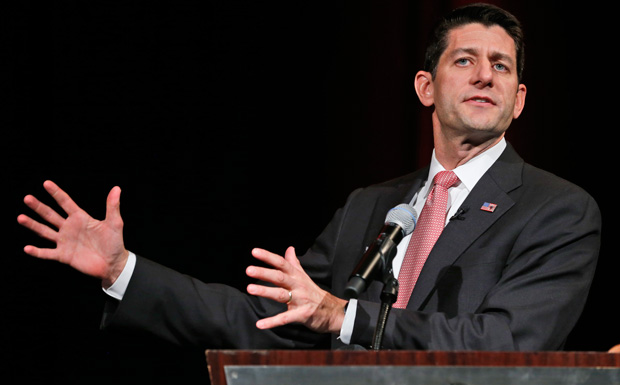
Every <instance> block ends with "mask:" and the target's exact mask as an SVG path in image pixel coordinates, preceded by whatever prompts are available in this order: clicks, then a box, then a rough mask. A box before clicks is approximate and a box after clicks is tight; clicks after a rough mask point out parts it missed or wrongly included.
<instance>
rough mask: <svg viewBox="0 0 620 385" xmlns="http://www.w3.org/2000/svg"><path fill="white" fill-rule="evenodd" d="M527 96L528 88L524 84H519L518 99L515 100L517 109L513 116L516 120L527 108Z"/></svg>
mask: <svg viewBox="0 0 620 385" xmlns="http://www.w3.org/2000/svg"><path fill="white" fill-rule="evenodd" d="M526 94H527V88H525V85H524V84H519V88H518V89H517V98H516V99H515V109H514V112H513V114H512V117H513V119H516V118H518V117H519V115H521V111H523V108H524V107H525V95H526Z"/></svg>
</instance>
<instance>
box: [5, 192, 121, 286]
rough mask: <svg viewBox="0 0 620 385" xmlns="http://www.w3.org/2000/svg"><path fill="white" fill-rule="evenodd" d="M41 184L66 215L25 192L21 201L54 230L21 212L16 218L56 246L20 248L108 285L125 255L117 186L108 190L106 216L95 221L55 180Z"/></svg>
mask: <svg viewBox="0 0 620 385" xmlns="http://www.w3.org/2000/svg"><path fill="white" fill-rule="evenodd" d="M43 187H44V188H45V190H46V191H47V192H48V193H49V194H50V195H51V196H52V197H53V198H54V200H56V202H57V203H58V204H59V205H60V207H61V208H62V209H63V210H64V211H65V212H66V213H67V217H66V218H65V217H63V216H61V215H60V214H58V213H57V212H56V211H54V210H53V209H52V208H51V207H49V206H47V205H45V204H43V203H41V201H39V200H38V199H37V198H35V197H34V196H32V195H27V196H26V197H25V198H24V203H25V204H26V205H27V206H28V207H30V208H31V209H32V210H33V211H34V212H36V213H37V214H38V215H39V216H40V217H41V218H42V219H44V220H45V221H47V222H48V223H49V224H51V225H52V226H53V227H55V229H53V228H52V227H50V226H48V225H47V224H42V223H39V222H37V221H35V220H33V219H32V218H30V217H28V216H26V215H23V214H22V215H19V216H18V217H17V222H18V223H19V224H21V225H22V226H24V227H27V228H28V229H30V230H32V231H34V232H35V233H36V234H38V235H39V236H41V237H43V238H45V239H48V240H50V241H52V242H54V243H56V247H55V248H38V247H35V246H31V245H28V246H26V247H24V252H26V254H29V255H32V256H34V257H37V258H41V259H51V260H56V261H59V262H62V263H65V264H67V265H69V266H71V267H73V268H75V269H76V270H78V271H80V272H82V273H84V274H88V275H90V276H93V277H97V278H100V279H101V280H102V283H103V287H105V288H107V287H109V286H111V285H112V284H113V283H114V281H116V279H117V278H118V276H119V275H120V273H121V272H122V271H123V268H124V267H125V264H126V263H127V258H128V256H129V252H128V251H127V250H126V249H125V246H124V242H123V220H122V218H121V213H120V195H121V189H120V188H119V187H114V188H113V189H112V190H111V191H110V193H109V194H108V199H107V202H106V218H105V220H103V221H98V220H96V219H94V218H92V217H91V216H90V215H88V213H86V212H85V211H84V210H82V209H81V208H80V207H79V206H78V205H77V204H76V203H75V202H74V201H73V200H72V199H71V197H69V195H68V194H67V193H65V192H64V191H63V190H61V189H60V188H59V187H58V186H57V185H56V184H55V183H53V182H51V181H46V182H45V183H43Z"/></svg>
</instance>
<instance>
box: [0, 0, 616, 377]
mask: <svg viewBox="0 0 620 385" xmlns="http://www.w3.org/2000/svg"><path fill="white" fill-rule="evenodd" d="M461 3H463V2H459V1H431V0H424V1H416V2H414V1H410V2H407V1H389V2H386V1H368V0H366V1H345V0H332V1H314V2H292V1H260V2H259V1H242V0H227V1H184V0H182V1H170V2H165V1H133V0H131V1H98V0H96V1H95V0H93V1H88V2H85V1H57V2H46V3H44V4H35V3H33V2H28V1H23V2H16V3H15V4H11V5H8V6H7V5H4V6H3V7H4V8H5V11H3V12H2V15H1V17H2V36H3V41H4V42H5V43H4V44H3V49H2V51H4V52H3V53H2V57H3V60H2V63H1V65H2V91H3V92H2V101H1V102H2V108H3V111H4V113H2V128H3V139H2V141H1V142H2V156H3V162H2V168H3V169H4V170H5V172H6V170H8V175H9V177H8V179H4V181H5V182H4V183H3V185H4V188H3V189H2V190H3V194H6V197H4V199H3V201H4V202H8V204H7V205H6V206H8V208H6V209H5V215H3V223H4V224H5V225H6V226H5V228H6V229H8V230H6V231H4V232H3V233H4V234H6V238H5V241H4V242H3V244H4V245H5V247H6V249H8V250H10V251H9V252H8V253H6V254H5V255H4V260H3V262H4V265H5V267H6V270H5V271H4V274H3V279H2V281H3V286H4V285H6V288H4V289H3V293H4V294H5V301H4V303H5V306H3V310H2V318H3V319H4V320H7V321H8V326H7V327H5V328H4V329H3V336H2V338H3V341H2V344H1V345H2V351H3V357H2V363H3V365H6V370H3V374H2V377H3V378H7V376H8V378H9V379H10V380H13V381H15V383H28V382H37V381H42V382H45V381H49V380H50V379H61V380H63V381H65V382H66V383H71V382H74V381H75V382H79V383H83V382H86V381H88V382H89V383H99V382H101V383H104V382H108V381H111V380H113V381H116V382H117V383H130V382H131V383H133V382H135V381H137V380H140V381H149V382H151V383H169V382H179V381H181V380H185V381H187V382H189V383H192V382H194V383H204V382H205V381H206V376H207V374H206V365H205V364H204V358H203V355H202V352H195V351H186V350H183V349H179V348H177V347H173V346H169V345H167V344H166V343H162V342H161V341H156V340H153V339H152V338H149V337H145V336H141V335H136V334H131V335H122V334H107V333H104V332H100V331H99V330H98V323H99V318H100V315H101V309H102V304H103V294H102V293H101V289H100V286H99V283H98V282H97V281H96V280H94V279H92V278H89V277H84V276H81V275H80V274H78V273H76V272H74V271H71V270H70V269H69V268H67V267H65V266H62V265H59V264H57V263H53V262H48V261H40V260H36V259H34V258H31V257H28V256H26V255H25V254H24V253H23V252H22V248H23V246H24V245H25V244H28V243H35V244H38V245H43V244H45V242H44V241H41V240H39V239H37V238H36V237H34V236H33V235H32V234H30V233H29V232H28V231H26V230H24V229H22V228H20V227H19V226H18V225H17V224H16V221H15V218H16V216H17V215H18V214H19V213H22V212H27V208H26V207H25V206H24V205H23V204H22V198H23V196H24V195H26V194H28V193H33V194H35V195H37V196H39V197H40V198H43V199H44V200H45V201H47V202H50V200H49V199H48V197H46V196H45V193H44V191H43V189H42V187H41V184H42V182H43V181H44V180H45V179H51V180H54V181H56V182H57V183H58V184H60V186H61V187H62V188H63V189H65V190H66V191H67V192H68V193H69V194H71V195H72V196H73V198H74V199H75V200H76V201H77V203H78V204H80V205H81V206H82V207H83V208H85V209H86V210H87V211H89V212H90V213H91V214H92V215H93V216H95V217H97V218H103V216H104V213H105V198H106V195H107V192H108V191H109V190H110V188H111V187H113V186H114V185H119V186H121V188H122V189H123V193H122V198H121V202H122V214H123V218H124V220H125V223H126V227H125V240H126V245H127V247H128V248H129V249H131V250H132V251H135V252H136V253H139V254H141V255H144V256H147V257H150V258H151V259H154V260H156V261H158V262H160V263H162V264H165V265H167V266H170V267H172V268H175V269H177V270H179V271H182V272H185V273H188V274H191V275H193V276H196V277H198V278H201V279H203V280H205V281H209V282H224V283H228V284H230V285H234V286H237V287H239V288H240V289H242V290H243V288H244V287H245V284H246V283H247V280H246V279H245V278H244V269H245V266H247V265H248V264H249V263H250V262H251V258H250V255H249V251H250V249H251V248H252V247H255V246H258V247H264V248H268V249H270V250H272V251H276V252H284V249H285V248H286V247H287V246H289V245H294V246H295V247H296V248H297V249H298V250H299V251H300V252H302V251H303V250H304V249H305V248H307V247H308V246H309V245H310V244H311V242H312V241H313V239H314V238H315V237H316V235H317V234H318V233H319V232H320V231H321V230H322V228H323V226H324V225H325V224H326V223H327V221H328V220H329V219H330V218H331V215H332V214H333V212H334V210H335V209H336V208H337V207H339V206H340V205H341V204H342V203H343V202H344V200H345V198H346V196H347V194H348V193H349V192H350V191H351V190H352V189H353V188H355V187H358V186H363V185H368V184H371V183H375V182H379V181H382V180H385V179H388V178H392V177H395V176H398V175H401V174H404V173H407V172H410V171H413V170H414V169H416V168H417V167H418V166H420V165H422V164H423V163H426V162H427V161H428V157H429V156H430V149H431V147H430V111H428V110H426V109H423V108H422V107H421V106H420V105H419V103H418V101H417V100H416V98H415V93H414V92H413V88H412V80H413V75H414V74H415V71H416V70H417V69H419V67H420V65H421V53H422V52H421V51H422V47H423V45H424V41H425V37H426V31H427V30H428V28H429V26H430V23H431V22H432V20H433V19H434V18H435V17H436V16H437V15H440V14H442V13H444V12H445V11H446V10H448V9H450V8H452V7H453V6H455V5H459V4H461ZM494 3H495V4H498V5H501V6H504V7H505V8H507V9H508V10H510V11H512V12H513V13H515V14H516V15H517V16H518V17H519V18H520V19H521V20H522V21H523V23H524V26H525V29H526V44H527V65H526V73H525V83H526V85H527V86H528V97H527V103H526V109H525V111H524V114H523V116H522V117H521V118H520V119H519V120H517V121H516V122H515V123H514V124H513V127H512V128H511V129H510V131H509V135H508V138H509V140H510V141H511V142H512V143H513V144H514V145H515V147H516V148H517V150H518V151H519V152H520V153H521V155H522V156H523V157H524V158H525V159H526V160H527V161H529V162H530V163H532V164H534V165H536V166H539V167H541V168H545V169H547V170H549V171H551V172H554V173H556V174H558V175H560V176H562V177H564V178H566V179H569V180H571V181H573V182H575V183H577V184H579V185H581V186H582V187H584V188H585V189H586V190H588V191H589V192H590V193H591V194H592V195H593V196H594V197H595V198H596V199H597V201H598V202H599V204H600V206H601V208H602V211H603V215H604V219H606V218H610V217H613V215H615V214H614V212H615V210H616V209H615V207H613V204H612V202H610V201H609V200H610V197H609V194H606V193H605V191H607V190H604V189H603V188H604V185H603V184H602V183H601V182H597V181H596V177H597V176H598V175H599V174H600V173H601V172H606V171H607V170H606V169H607V168H609V165H608V163H609V162H610V160H611V157H612V154H613V152H612V151H613V150H614V148H613V147H612V146H614V143H613V141H612V140H613V137H609V135H610V133H611V132H612V131H613V130H614V127H613V126H611V125H610V120H611V119H610V117H609V115H610V113H613V109H612V108H613V104H612V103H613V97H612V98H610V97H609V96H608V94H607V93H606V90H607V89H608V88H609V89H613V88H614V85H615V84H613V83H612V82H614V81H615V79H614V74H615V72H616V69H615V67H616V66H615V62H614V61H613V59H612V58H611V57H610V56H612V55H610V53H609V52H610V48H607V47H608V46H609V44H610V42H611V41H613V40H614V38H615V36H614V35H611V34H609V33H607V32H608V30H611V29H612V28H611V27H612V26H608V25H607V24H606V20H605V18H604V17H603V16H604V15H606V14H608V12H606V11H605V10H604V9H603V8H596V7H595V6H594V4H591V5H590V6H591V7H590V8H586V7H585V6H583V5H582V6H580V7H577V8H567V7H565V6H557V5H555V4H549V2H544V3H543V2H541V1H495V2H494ZM607 27H609V28H607ZM603 130H604V131H603ZM609 223H610V222H609V221H605V235H606V237H605V236H604V240H603V249H602V253H601V259H600V263H599V268H598V271H597V277H596V280H595V283H594V286H593V289H592V294H591V296H590V300H589V302H588V305H587V308H586V312H585V313H584V315H583V316H582V319H581V321H580V323H579V325H578V326H577V328H576V330H575V332H574V333H573V335H572V336H571V339H570V341H569V346H568V348H569V349H571V350H606V349H608V348H609V347H611V346H612V345H614V344H616V343H620V332H619V331H618V328H617V322H614V321H613V319H612V317H611V316H610V307H609V306H614V303H617V300H616V299H615V298H616V295H615V293H617V292H618V290H617V285H615V282H613V279H614V278H615V276H616V275H617V273H615V271H617V269H618V262H616V260H615V257H614V255H613V254H612V253H611V252H610V251H609V246H608V244H609V238H610V236H609V234H610V233H611V234H613V232H612V231H610V229H611V227H610V225H609ZM612 236H613V235H612ZM541 294H544V293H541ZM6 299H8V301H7V300H6ZM7 303H8V304H7Z"/></svg>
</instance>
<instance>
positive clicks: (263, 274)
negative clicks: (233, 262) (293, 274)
mask: <svg viewBox="0 0 620 385" xmlns="http://www.w3.org/2000/svg"><path fill="white" fill-rule="evenodd" d="M246 274H247V275H248V277H251V278H254V279H258V280H261V281H266V282H271V283H273V284H274V285H276V286H279V287H284V288H287V289H290V288H291V283H292V281H291V279H290V276H289V275H287V274H286V273H284V272H282V271H280V270H275V269H267V268H264V267H259V266H248V268H247V269H246Z"/></svg>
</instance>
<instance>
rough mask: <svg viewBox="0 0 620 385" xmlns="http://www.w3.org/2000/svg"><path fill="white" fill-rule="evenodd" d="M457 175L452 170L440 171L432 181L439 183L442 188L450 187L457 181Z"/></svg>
mask: <svg viewBox="0 0 620 385" xmlns="http://www.w3.org/2000/svg"><path fill="white" fill-rule="evenodd" d="M458 180H459V177H458V176H456V174H455V173H454V171H440V172H438V173H437V175H435V178H433V183H435V184H438V185H440V186H441V187H444V188H450V187H452V186H453V185H454V184H455V183H456V182H458Z"/></svg>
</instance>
